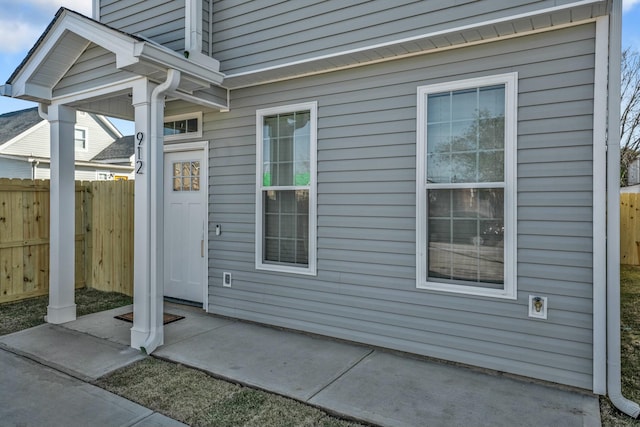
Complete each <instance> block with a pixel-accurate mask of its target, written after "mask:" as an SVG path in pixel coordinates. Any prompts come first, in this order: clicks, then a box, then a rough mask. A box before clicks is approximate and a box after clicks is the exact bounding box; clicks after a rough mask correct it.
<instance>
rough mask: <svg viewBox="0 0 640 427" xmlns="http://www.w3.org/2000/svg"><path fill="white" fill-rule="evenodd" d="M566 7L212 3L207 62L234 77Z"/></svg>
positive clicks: (526, 3) (449, 0)
mask: <svg viewBox="0 0 640 427" xmlns="http://www.w3.org/2000/svg"><path fill="white" fill-rule="evenodd" d="M292 3H295V4H296V6H297V7H292ZM567 3H571V1H570V0H543V1H532V0H513V1H508V2H505V1H503V0H479V1H478V0H464V1H460V0H444V1H424V0H396V1H393V2H391V1H367V0H354V1H349V2H345V1H342V0H327V1H319V0H315V1H307V2H304V3H302V2H297V3H296V2H290V1H284V0H277V1H272V0H256V1H251V2H246V1H242V0H225V1H215V3H214V13H213V21H214V23H213V27H214V31H213V42H214V44H213V48H214V49H213V55H212V56H213V57H215V58H216V59H218V60H219V61H220V62H221V67H222V70H221V71H223V72H225V73H237V72H243V71H248V70H251V69H259V68H264V67H269V66H273V65H277V64H283V63H287V62H292V61H297V60H301V59H305V58H311V57H315V56H320V55H326V54H331V53H336V52H340V51H345V50H349V49H354V48H359V47H364V46H369V45H372V44H378V43H384V42H388V41H393V40H397V39H401V38H406V37H412V36H416V35H422V34H426V33H433V32H437V31H442V30H448V29H451V28H455V27H461V26H465V25H472V24H477V23H480V22H484V21H488V20H494V19H500V18H504V17H507V16H513V15H517V14H521V13H527V12H531V11H535V10H540V9H543V8H548V7H555V6H560V5H563V4H567ZM509 25H511V24H509Z"/></svg>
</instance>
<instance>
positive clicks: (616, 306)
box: [607, 0, 640, 418]
mask: <svg viewBox="0 0 640 427" xmlns="http://www.w3.org/2000/svg"><path fill="white" fill-rule="evenodd" d="M611 4H612V6H611V13H610V14H609V19H610V25H609V101H608V110H609V117H608V124H607V125H608V126H607V127H608V129H607V130H608V138H607V389H608V395H609V399H611V402H612V403H613V404H614V405H615V407H616V408H618V409H619V410H621V411H622V412H624V413H625V414H627V415H629V416H631V417H633V418H638V415H640V405H638V404H637V403H636V402H632V401H631V400H629V399H627V398H625V397H624V396H623V395H622V379H621V367H622V364H621V362H620V96H621V95H620V61H621V56H622V53H621V52H622V40H621V38H622V36H621V34H622V32H621V28H622V1H619V0H614V1H612V2H611Z"/></svg>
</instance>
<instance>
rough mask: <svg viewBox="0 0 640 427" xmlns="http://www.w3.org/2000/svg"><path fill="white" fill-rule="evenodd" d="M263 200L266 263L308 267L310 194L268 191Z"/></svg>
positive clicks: (292, 191) (298, 191) (304, 192)
mask: <svg viewBox="0 0 640 427" xmlns="http://www.w3.org/2000/svg"><path fill="white" fill-rule="evenodd" d="M263 197H264V199H263V200H264V202H263V203H264V209H265V215H264V231H263V233H264V236H263V237H264V238H265V245H264V253H263V257H264V261H267V262H269V261H270V262H275V263H287V264H297V265H307V264H308V246H309V214H308V212H309V191H308V190H295V191H294V190H280V191H265V192H263ZM276 242H277V244H276Z"/></svg>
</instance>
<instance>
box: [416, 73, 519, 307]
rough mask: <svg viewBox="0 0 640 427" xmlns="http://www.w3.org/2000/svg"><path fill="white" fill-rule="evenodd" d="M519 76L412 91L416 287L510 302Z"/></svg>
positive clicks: (512, 295)
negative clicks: (415, 115)
mask: <svg viewBox="0 0 640 427" xmlns="http://www.w3.org/2000/svg"><path fill="white" fill-rule="evenodd" d="M516 104H517V73H509V74H502V75H497V76H490V77H482V78H475V79H468V80H463V81H457V82H453V83H441V84H434V85H429V86H421V87H419V88H418V129H417V163H416V166H417V173H416V179H417V185H416V189H417V194H416V200H417V214H416V218H417V223H416V231H417V236H416V242H417V248H416V252H417V258H416V262H417V287H418V288H424V289H433V290H440V291H449V292H457V293H466V294H472V295H483V296H493V297H502V298H511V299H514V298H516V123H517V118H516V115H517V105H516Z"/></svg>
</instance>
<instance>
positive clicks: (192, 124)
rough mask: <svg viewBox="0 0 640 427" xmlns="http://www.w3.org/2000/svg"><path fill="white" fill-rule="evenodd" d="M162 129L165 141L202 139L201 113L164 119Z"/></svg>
mask: <svg viewBox="0 0 640 427" xmlns="http://www.w3.org/2000/svg"><path fill="white" fill-rule="evenodd" d="M163 129H164V130H163V132H164V139H165V141H171V140H175V139H183V138H199V137H202V113H200V112H198V113H194V114H184V115H180V116H171V117H166V118H165V120H164V126H163Z"/></svg>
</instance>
